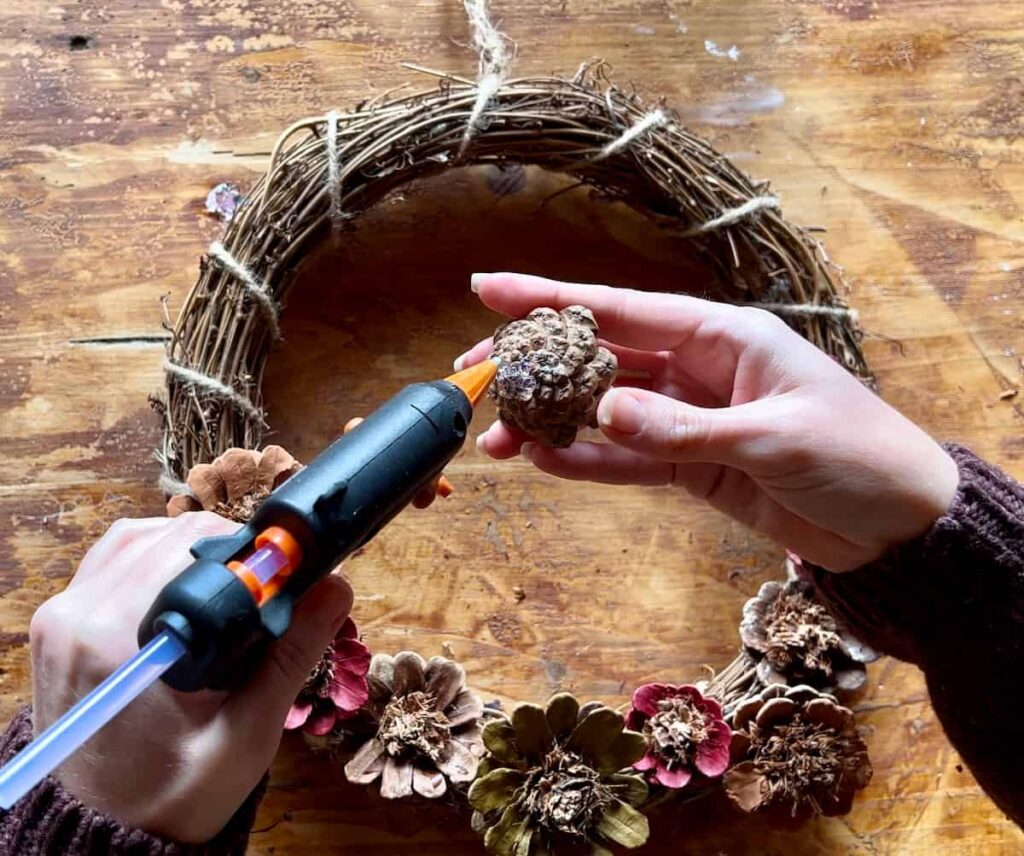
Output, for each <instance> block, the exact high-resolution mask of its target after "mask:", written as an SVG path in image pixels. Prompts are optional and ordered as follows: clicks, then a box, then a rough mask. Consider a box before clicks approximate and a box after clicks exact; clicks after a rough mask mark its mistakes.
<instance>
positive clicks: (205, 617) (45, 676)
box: [0, 361, 496, 842]
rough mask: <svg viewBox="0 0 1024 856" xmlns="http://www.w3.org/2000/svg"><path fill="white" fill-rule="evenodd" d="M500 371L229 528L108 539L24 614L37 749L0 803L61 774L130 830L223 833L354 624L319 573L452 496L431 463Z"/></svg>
mask: <svg viewBox="0 0 1024 856" xmlns="http://www.w3.org/2000/svg"><path fill="white" fill-rule="evenodd" d="M495 370H496V367H495V365H494V364H493V363H491V362H489V361H485V362H484V363H482V364H479V365H478V366H475V367H473V368H470V369H466V370H465V371H462V372H458V373H456V374H454V375H452V376H451V377H449V378H447V379H446V380H443V381H436V382H433V383H421V384H414V385H412V386H410V387H406V388H405V389H404V390H402V391H401V392H399V393H398V395H396V396H395V397H394V398H392V399H390V400H389V401H388V402H386V403H385V404H384V405H382V406H381V407H380V408H378V409H377V410H376V411H374V412H373V413H372V414H370V416H368V417H367V418H366V419H365V420H362V421H360V422H355V421H353V423H350V425H349V426H348V427H349V429H350V430H347V431H346V433H345V434H344V436H343V437H341V438H340V439H338V440H337V441H335V442H334V443H333V444H332V445H331V446H329V447H328V448H327V449H326V450H324V452H322V453H321V454H320V455H318V456H317V457H316V458H315V459H314V460H313V461H312V462H311V463H310V464H309V465H308V466H307V467H306V468H305V469H303V470H301V471H300V472H299V473H297V474H296V475H294V476H292V478H291V479H289V480H288V481H286V482H285V483H284V484H283V485H281V486H280V487H279V488H277V489H276V490H275V491H274V492H273V493H272V494H271V495H270V496H269V497H268V498H267V499H266V500H265V501H264V502H263V503H262V504H261V506H260V507H259V509H258V510H257V511H256V513H255V514H254V515H253V518H252V519H251V520H250V521H249V522H248V523H247V524H245V525H244V526H242V527H241V528H237V527H236V526H235V525H234V524H232V523H228V522H227V521H224V520H221V519H220V518H218V517H216V516H215V515H212V514H206V513H198V514H189V515H184V516H183V517H181V518H177V519H175V520H173V521H167V520H137V521H123V522H121V523H119V524H118V525H116V526H115V527H114V528H113V529H111V531H110V532H109V533H108V534H107V535H106V536H105V537H104V538H103V539H102V540H101V541H100V542H99V543H98V544H97V545H96V546H95V547H94V548H93V550H92V551H90V553H89V554H88V555H87V556H86V558H85V560H84V561H83V563H82V566H81V568H80V569H79V571H78V573H77V574H76V576H75V578H74V579H73V580H72V582H71V584H70V585H69V587H68V589H67V590H66V591H65V592H63V593H61V594H60V595H58V596H57V597H55V598H53V599H51V600H50V601H48V602H47V603H46V604H44V605H43V607H42V608H41V609H40V610H39V611H38V612H37V613H36V616H35V617H34V618H33V621H32V626H31V633H30V637H31V641H32V656H33V675H34V698H35V702H36V704H35V711H34V725H35V728H34V730H35V734H36V738H35V740H33V741H32V743H31V744H30V745H29V746H28V747H27V748H26V749H25V750H23V751H22V752H21V753H20V754H19V755H17V756H16V757H15V758H14V760H13V761H11V762H10V763H8V764H7V765H6V766H4V767H3V768H0V809H7V808H10V807H11V806H12V805H13V804H14V803H15V802H17V801H18V800H19V799H21V798H22V797H23V796H24V795H25V794H26V793H28V792H29V791H30V790H31V789H32V788H33V787H35V786H36V785H37V784H38V783H39V782H40V781H41V780H42V779H43V778H44V777H45V776H47V775H48V774H49V773H51V772H52V771H53V770H55V769H56V768H57V767H58V766H60V772H59V774H58V775H59V778H60V780H61V782H62V783H63V784H64V785H65V787H66V789H67V790H69V791H70V792H71V793H72V794H74V795H75V796H77V797H78V798H79V799H80V800H82V801H83V802H85V803H87V804H89V805H92V806H95V807H97V808H100V809H101V810H103V811H105V812H107V813H108V814H110V815H112V816H114V817H117V818H118V819H119V820H121V821H122V822H124V823H127V824H129V825H131V826H134V827H136V828H140V829H145V830H147V831H149V832H154V833H157V834H160V835H165V836H168V837H171V838H174V839H177V840H178V841H185V842H199V841H206V840H208V839H209V838H210V837H211V836H213V835H215V834H216V833H217V832H218V830H220V829H222V828H223V827H224V825H225V824H226V823H227V821H228V820H229V819H230V818H231V816H232V815H233V814H234V812H235V811H236V810H237V809H238V808H239V806H240V805H241V803H242V802H243V800H244V799H245V797H246V795H247V794H249V793H250V792H251V791H252V790H253V788H254V787H255V786H256V784H257V783H258V782H259V780H260V778H261V777H262V775H263V773H264V771H265V770H266V768H267V767H268V766H269V763H270V760H271V758H272V757H273V755H274V752H275V751H276V749H277V745H278V742H279V740H280V736H281V729H282V725H283V723H284V721H285V718H286V715H287V712H288V708H289V706H290V704H291V702H292V701H293V700H294V697H295V696H296V694H297V693H298V691H299V689H300V688H301V686H302V684H303V682H304V681H305V679H306V677H307V676H308V673H309V670H310V669H311V668H312V666H313V665H314V664H315V662H316V660H317V658H318V657H319V656H320V655H321V654H322V652H323V649H324V648H325V647H326V646H327V644H328V643H329V642H330V640H331V639H332V638H333V636H334V634H335V633H336V631H337V630H338V628H339V627H340V626H341V624H342V623H343V621H344V620H345V618H346V617H347V615H348V612H349V609H350V607H351V604H352V592H351V589H350V588H349V586H348V584H347V583H345V582H344V581H343V580H341V579H340V578H337V577H334V576H331V570H332V569H333V568H335V567H336V566H337V565H338V563H339V562H341V561H342V560H343V559H344V558H345V557H346V556H348V555H350V554H351V553H352V552H353V551H354V550H356V549H358V548H359V547H361V546H362V545H363V544H365V543H366V542H368V541H369V540H370V539H371V538H373V536H374V535H376V534H377V532H378V531H379V530H380V529H381V528H382V527H383V526H384V525H385V524H386V523H387V522H388V521H390V520H391V519H392V518H393V517H394V516H395V515H396V514H398V513H399V512H400V511H401V510H402V509H403V508H405V507H406V506H407V505H410V504H415V505H421V506H422V505H424V504H427V502H426V500H427V499H429V495H430V494H431V492H432V491H433V490H437V491H438V492H441V493H444V492H446V491H449V490H450V485H447V483H446V482H445V481H444V480H443V476H442V475H441V473H442V470H443V469H444V467H445V466H446V465H447V464H448V463H449V461H450V460H451V459H452V458H453V457H454V456H455V454H456V453H457V452H458V451H459V449H460V448H461V447H462V445H463V443H464V442H465V439H466V434H467V431H468V427H469V423H470V420H471V419H472V417H473V408H474V406H475V405H476V404H477V402H478V401H479V400H480V399H481V398H482V396H483V393H484V392H485V391H486V389H487V387H488V386H489V385H490V383H491V381H492V380H493V378H494V373H495ZM189 552H191V555H192V557H194V558H193V559H191V560H190V557H189ZM97 604H99V606H97ZM136 640H137V645H136ZM118 663H121V664H122V665H121V666H120V667H117V668H116V669H115V667H116V666H117V664H118ZM111 672H113V674H110V673H111ZM108 674H109V675H110V677H106V676H107V675H108ZM104 677H106V680H103V681H102V683H100V681H101V680H102V679H103V678H104ZM161 677H162V678H163V682H164V683H163V684H159V685H157V686H155V687H152V688H151V689H150V692H148V693H146V694H145V695H144V696H142V698H141V699H140V700H139V701H138V703H136V704H134V705H132V706H130V707H127V709H126V710H124V713H123V714H122V715H121V716H120V717H118V718H117V719H114V717H115V716H117V714H118V713H119V712H120V711H122V709H125V708H126V706H127V705H129V704H130V703H131V702H132V701H133V700H134V699H136V697H137V696H139V695H140V694H141V693H142V692H143V690H146V689H147V687H150V685H151V684H153V683H154V682H156V681H157V679H158V678H161ZM97 684H98V685H97ZM226 690H232V692H231V693H230V694H229V693H228V692H226ZM182 691H185V692H182ZM83 694H84V697H82V696H83ZM79 699H80V700H79ZM76 700H77V701H76ZM72 702H75V704H74V706H73V707H71V709H70V710H68V706H69V704H71V703H72ZM111 720H114V724H113V725H112V726H111V727H109V728H106V729H105V730H103V731H100V729H103V728H104V726H106V725H107V724H108V723H109V722H111ZM97 732H99V733H98V734H97ZM94 735H95V736H94ZM90 739H92V742H90V743H89V745H88V746H87V747H86V751H85V752H81V753H78V754H75V752H76V750H77V749H78V748H79V747H81V746H82V745H83V744H84V743H86V741H87V740H90ZM101 758H102V763H100V762H99V759H101ZM140 759H146V761H145V763H140Z"/></svg>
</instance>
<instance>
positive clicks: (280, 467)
mask: <svg viewBox="0 0 1024 856" xmlns="http://www.w3.org/2000/svg"><path fill="white" fill-rule="evenodd" d="M300 469H302V465H301V464H300V463H299V462H298V461H296V460H295V458H293V457H292V456H291V455H290V454H288V452H286V451H285V450H284V449H282V448H281V447H280V446H267V447H266V448H264V449H263V450H262V451H258V452H257V451H254V450H252V449H228V450H227V451H226V452H224V454H222V455H220V456H218V457H217V458H215V459H214V461H213V463H211V464H196V465H195V466H194V467H192V469H191V470H189V472H188V478H187V479H186V480H185V483H186V484H187V485H188V487H189V490H191V491H192V495H188V494H180V495H178V496H172V497H171V498H170V499H169V500H168V501H167V516H168V517H177V516H178V515H179V514H184V513H185V512H186V511H214V512H216V513H217V514H219V515H220V516H221V517H227V518H228V519H229V520H237V521H238V522H239V523H245V522H247V521H248V520H249V519H250V518H251V517H252V515H253V513H254V512H255V511H256V509H257V508H259V506H260V503H261V502H262V501H263V500H264V499H266V498H267V497H268V496H269V495H270V492H271V491H272V490H273V489H274V488H275V487H277V486H278V485H280V484H281V483H282V482H283V481H285V480H286V479H288V478H289V477H290V476H292V475H294V474H295V473H297V472H298V471H299V470H300Z"/></svg>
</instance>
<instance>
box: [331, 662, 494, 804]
mask: <svg viewBox="0 0 1024 856" xmlns="http://www.w3.org/2000/svg"><path fill="white" fill-rule="evenodd" d="M465 683H466V672H465V670H464V669H463V668H462V666H460V665H458V664H457V663H454V662H452V661H451V660H446V659H444V658H443V657H431V658H430V661H429V662H424V661H423V658H422V657H421V656H420V655H419V654H414V653H413V652H411V651H404V652H402V653H401V654H396V655H395V656H394V657H389V656H387V655H385V654H375V655H374V657H373V661H372V662H371V664H370V675H369V685H370V698H369V701H368V702H367V703H366V705H365V706H364V707H363V709H362V711H360V713H359V715H358V716H356V717H354V718H353V719H352V720H349V721H346V722H345V723H344V724H343V728H344V730H345V731H346V732H349V735H350V737H351V738H353V739H355V740H360V739H362V740H364V741H365V742H363V743H362V745H361V746H360V748H359V749H358V750H357V751H356V753H355V755H354V756H353V757H352V759H351V760H350V761H349V762H348V763H347V764H346V765H345V777H346V778H347V779H348V780H349V781H350V782H353V783H355V784H370V783H371V782H374V781H376V780H377V779H380V793H381V796H383V797H386V798H388V799H397V798H400V797H407V796H410V795H412V794H413V793H417V794H419V795H420V796H424V797H429V798H436V797H440V796H443V795H444V794H445V792H446V791H447V789H448V782H449V781H450V782H452V783H455V784H459V783H466V782H471V781H473V777H474V776H476V772H477V766H478V765H479V763H480V758H481V756H482V755H483V754H484V746H483V742H482V740H481V736H480V732H481V726H480V717H481V715H482V714H483V704H482V703H481V701H480V699H478V698H477V697H476V696H475V695H474V694H473V693H472V692H470V691H469V690H468V689H466V686H465Z"/></svg>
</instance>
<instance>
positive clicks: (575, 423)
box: [491, 306, 618, 448]
mask: <svg viewBox="0 0 1024 856" xmlns="http://www.w3.org/2000/svg"><path fill="white" fill-rule="evenodd" d="M492 357H493V359H495V360H497V362H498V376H497V378H496V379H495V382H494V385H493V386H492V387H491V397H492V398H493V399H494V400H495V402H497V405H498V415H499V416H500V417H501V420H502V422H504V423H506V424H507V425H510V426H512V427H513V428H518V429H519V430H520V431H523V432H525V433H527V434H530V435H531V436H533V437H535V438H537V439H538V440H539V441H540V442H542V443H544V444H546V445H548V446H554V447H556V448H564V447H566V446H569V445H571V444H572V442H573V441H574V440H575V439H576V432H577V430H578V429H579V428H581V427H583V426H585V425H589V426H591V427H594V426H596V425H597V404H598V402H599V401H600V400H601V396H602V395H604V393H605V392H606V391H607V390H608V387H610V386H611V384H612V380H613V378H614V377H615V370H616V368H617V367H618V363H617V361H616V359H615V356H614V355H613V354H612V353H611V352H610V351H609V350H608V349H607V348H602V347H601V346H600V345H598V343H597V322H596V321H595V320H594V315H593V313H592V312H591V311H590V310H589V309H587V308H586V307H584V306H569V307H566V308H565V309H563V310H562V311H561V312H556V311H555V310H554V309H546V308H542V309H534V310H533V312H531V313H530V314H529V315H527V316H526V317H525V318H522V319H520V320H518V321H510V322H509V323H507V324H504V325H502V326H501V327H499V328H498V329H497V330H496V331H495V333H494V352H493V354H492Z"/></svg>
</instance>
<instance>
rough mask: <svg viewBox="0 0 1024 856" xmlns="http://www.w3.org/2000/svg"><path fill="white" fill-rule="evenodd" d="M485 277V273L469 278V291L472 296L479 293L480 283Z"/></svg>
mask: <svg viewBox="0 0 1024 856" xmlns="http://www.w3.org/2000/svg"><path fill="white" fill-rule="evenodd" d="M485 276H487V274H485V273H475V274H473V275H472V276H471V277H470V278H469V290H470V291H472V292H473V294H477V293H478V292H479V291H480V283H482V282H483V281H484V277H485Z"/></svg>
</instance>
